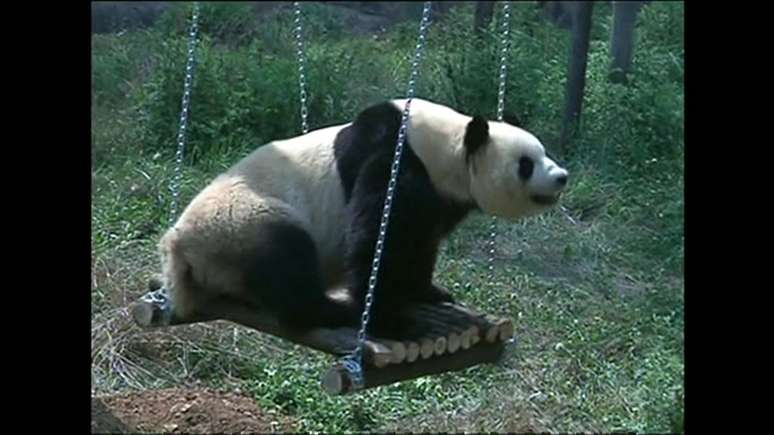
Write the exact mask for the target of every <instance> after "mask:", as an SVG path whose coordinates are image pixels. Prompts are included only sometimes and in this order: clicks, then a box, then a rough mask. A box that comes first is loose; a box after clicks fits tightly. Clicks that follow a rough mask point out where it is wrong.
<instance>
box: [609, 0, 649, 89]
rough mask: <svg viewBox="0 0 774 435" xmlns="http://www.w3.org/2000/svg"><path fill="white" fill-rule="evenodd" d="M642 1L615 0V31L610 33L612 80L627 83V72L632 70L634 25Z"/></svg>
mask: <svg viewBox="0 0 774 435" xmlns="http://www.w3.org/2000/svg"><path fill="white" fill-rule="evenodd" d="M644 3H645V2H641V1H625V2H622V1H615V2H613V31H612V32H611V33H610V54H611V57H612V58H613V60H612V62H611V64H610V75H609V78H610V81H611V82H613V83H626V74H628V73H629V72H630V71H631V66H632V55H633V53H634V25H635V23H636V21H637V14H638V13H639V12H640V9H641V8H642V5H643V4H644Z"/></svg>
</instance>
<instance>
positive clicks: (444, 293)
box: [424, 284, 455, 304]
mask: <svg viewBox="0 0 774 435" xmlns="http://www.w3.org/2000/svg"><path fill="white" fill-rule="evenodd" d="M424 302H427V303H430V304H440V303H443V302H448V303H451V304H453V303H455V301H454V296H452V294H451V292H450V291H449V290H447V289H445V288H443V287H439V286H437V285H435V284H433V285H432V286H431V287H430V291H428V292H427V295H426V298H425V301H424Z"/></svg>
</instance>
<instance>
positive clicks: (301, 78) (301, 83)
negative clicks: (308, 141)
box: [293, 2, 309, 134]
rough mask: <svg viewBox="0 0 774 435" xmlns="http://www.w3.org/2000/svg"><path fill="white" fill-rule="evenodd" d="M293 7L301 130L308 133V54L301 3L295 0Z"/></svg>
mask: <svg viewBox="0 0 774 435" xmlns="http://www.w3.org/2000/svg"><path fill="white" fill-rule="evenodd" d="M293 8H294V9H295V17H296V18H295V26H294V30H295V33H296V56H297V58H298V88H299V93H300V95H301V131H302V132H303V134H306V133H307V132H308V131H309V125H308V124H307V122H306V118H307V115H308V112H307V109H306V100H307V95H306V73H305V70H306V56H304V41H303V39H302V38H301V30H302V29H301V3H300V2H293Z"/></svg>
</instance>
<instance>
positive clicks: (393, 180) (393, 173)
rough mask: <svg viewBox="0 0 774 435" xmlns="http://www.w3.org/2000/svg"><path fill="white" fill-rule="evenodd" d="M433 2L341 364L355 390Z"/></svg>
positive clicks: (423, 24) (426, 15)
mask: <svg viewBox="0 0 774 435" xmlns="http://www.w3.org/2000/svg"><path fill="white" fill-rule="evenodd" d="M431 3H432V2H425V3H424V8H423V10H422V21H421V23H420V26H419V38H418V41H417V44H416V47H415V48H416V51H415V53H414V61H413V62H412V63H411V78H410V79H409V85H408V93H407V94H408V95H407V97H406V105H405V107H404V108H403V116H402V118H401V122H400V130H399V131H398V141H397V144H396V145H395V154H394V156H393V161H392V168H391V169H390V181H389V183H388V185H387V197H386V198H385V200H384V208H383V210H382V221H381V224H380V225H379V236H378V238H377V241H376V247H375V250H374V259H373V264H372V267H371V276H370V277H369V278H368V293H367V294H366V297H365V307H364V309H363V315H362V318H361V325H360V330H359V331H358V333H357V341H358V346H357V347H356V348H355V351H354V352H353V354H352V355H350V356H348V357H347V358H345V360H344V367H345V368H346V369H347V371H348V372H349V373H350V375H351V377H352V379H353V381H354V383H355V389H358V388H360V387H362V383H363V368H362V367H363V347H364V346H365V340H366V327H367V326H368V321H369V319H370V312H371V304H373V298H374V290H375V289H376V281H377V275H378V273H379V265H380V263H381V259H382V251H383V248H384V240H385V237H386V235H387V226H388V224H389V220H390V211H391V209H392V203H393V200H394V198H395V187H396V184H397V181H398V172H399V170H400V159H401V156H402V154H403V145H404V143H405V141H406V131H407V128H408V116H409V111H410V109H411V100H412V99H413V98H414V90H415V85H416V80H417V75H418V74H419V63H420V61H421V60H422V50H423V48H424V46H425V35H426V33H427V26H428V22H429V18H430V4H431Z"/></svg>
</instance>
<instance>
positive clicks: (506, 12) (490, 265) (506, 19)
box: [487, 1, 511, 277]
mask: <svg viewBox="0 0 774 435" xmlns="http://www.w3.org/2000/svg"><path fill="white" fill-rule="evenodd" d="M501 19H502V23H501V29H502V34H501V39H500V89H499V90H498V92H497V121H498V122H503V112H504V111H505V83H506V72H507V65H508V64H507V59H508V58H507V53H508V45H509V44H508V42H509V40H510V30H509V27H510V21H511V14H510V5H509V4H508V2H507V1H504V2H503V14H502V18H501ZM496 223H497V218H494V217H493V218H492V222H491V224H489V242H488V243H487V250H488V257H487V269H488V270H489V275H490V277H492V275H493V273H494V257H495V243H496V240H497V231H496V229H497V227H496Z"/></svg>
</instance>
